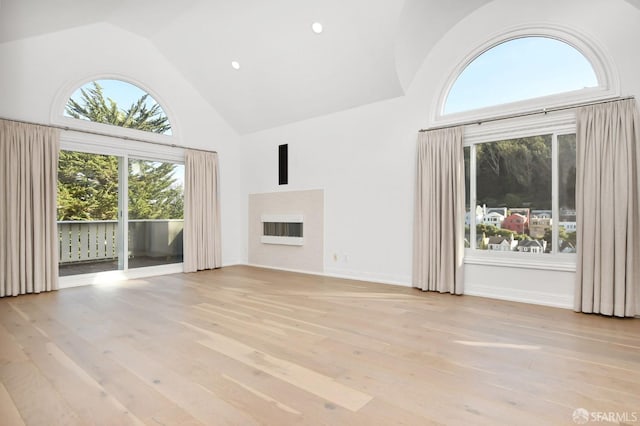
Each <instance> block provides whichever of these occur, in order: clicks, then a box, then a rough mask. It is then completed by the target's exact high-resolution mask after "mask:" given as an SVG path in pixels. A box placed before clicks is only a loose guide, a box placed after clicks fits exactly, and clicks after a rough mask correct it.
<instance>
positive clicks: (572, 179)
mask: <svg viewBox="0 0 640 426" xmlns="http://www.w3.org/2000/svg"><path fill="white" fill-rule="evenodd" d="M558 205H559V207H560V212H559V213H560V219H559V222H558V240H559V241H558V252H560V253H575V252H576V135H575V134H572V135H560V136H558Z"/></svg>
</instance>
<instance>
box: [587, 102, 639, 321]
mask: <svg viewBox="0 0 640 426" xmlns="http://www.w3.org/2000/svg"><path fill="white" fill-rule="evenodd" d="M638 143H640V115H639V113H638V108H637V106H636V101H635V100H633V99H631V100H624V101H617V102H610V103H606V104H600V105H593V106H587V107H583V108H579V109H578V111H577V132H576V156H577V158H576V224H577V240H578V250H577V252H578V260H577V265H576V288H575V291H576V293H575V306H574V307H575V310H576V311H578V312H585V313H599V314H603V315H612V316H617V317H629V316H634V315H636V314H637V313H638V309H637V299H636V297H637V293H638V291H639V286H640V273H639V271H640V269H639V262H638V260H639V259H640V220H639V219H640V212H639V211H638V199H639V197H640V186H639V184H638V179H639V174H638V172H639V171H638V163H639V160H640V157H639V153H640V150H639V148H638Z"/></svg>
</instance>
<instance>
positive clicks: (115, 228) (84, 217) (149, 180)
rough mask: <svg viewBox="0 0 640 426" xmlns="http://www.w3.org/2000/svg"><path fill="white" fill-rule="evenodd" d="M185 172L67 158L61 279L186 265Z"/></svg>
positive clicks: (116, 159) (62, 174) (63, 159)
mask: <svg viewBox="0 0 640 426" xmlns="http://www.w3.org/2000/svg"><path fill="white" fill-rule="evenodd" d="M183 182H184V165H182V164H178V163H174V162H161V161H151V160H143V159H133V158H127V157H126V156H114V155H101V154H91V153H85V152H75V151H64V150H63V151H61V152H60V162H59V167H58V233H59V254H60V257H59V266H60V276H67V275H77V274H87V273H98V272H105V271H113V270H127V269H130V268H140V267H150V266H156V265H164V264H171V263H181V262H182V228H183V207H184V201H183Z"/></svg>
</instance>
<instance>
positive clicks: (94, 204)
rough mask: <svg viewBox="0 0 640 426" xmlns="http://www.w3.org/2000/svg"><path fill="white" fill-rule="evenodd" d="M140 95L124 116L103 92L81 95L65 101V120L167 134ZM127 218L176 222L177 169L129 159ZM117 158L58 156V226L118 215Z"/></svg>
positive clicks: (179, 212)
mask: <svg viewBox="0 0 640 426" xmlns="http://www.w3.org/2000/svg"><path fill="white" fill-rule="evenodd" d="M147 97H148V95H147V94H145V95H143V96H142V97H140V99H138V100H137V101H136V102H134V103H133V104H132V105H131V106H130V107H129V108H128V109H127V110H122V109H120V108H119V107H118V105H117V103H116V102H115V101H113V100H112V99H109V98H107V99H105V97H104V93H103V91H102V87H101V86H100V85H99V84H98V83H97V82H93V87H92V88H89V89H81V97H80V99H79V100H78V101H76V100H74V99H69V102H68V103H67V108H66V112H67V114H68V115H69V116H71V117H74V118H78V119H85V120H89V121H93V122H97V123H104V124H111V125H114V126H120V127H127V128H132V129H138V130H144V131H148V132H153V133H166V132H167V131H168V130H170V129H171V125H170V123H169V120H168V118H167V117H166V116H165V115H164V113H163V111H162V109H161V108H160V106H159V105H158V104H154V105H152V106H148V105H147ZM128 170H129V185H128V191H129V218H131V219H158V218H163V219H181V218H182V217H183V208H184V202H183V191H182V187H181V186H179V185H177V180H176V178H175V176H174V173H175V170H176V165H175V164H171V163H161V162H154V161H144V160H135V159H131V160H130V161H129V165H128ZM117 190H118V158H117V157H114V156H107V155H96V154H87V153H82V152H71V151H61V152H60V159H59V165H58V220H116V219H117V213H118V193H117Z"/></svg>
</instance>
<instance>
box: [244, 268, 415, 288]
mask: <svg viewBox="0 0 640 426" xmlns="http://www.w3.org/2000/svg"><path fill="white" fill-rule="evenodd" d="M244 265H246V266H254V267H256V268H265V269H273V270H276V271H286V272H296V273H299V274H309V275H318V276H321V277H331V278H341V279H346V280H356V281H369V282H374V283H379V284H389V285H398V286H402V287H411V282H410V280H402V279H396V278H393V277H391V276H389V277H387V276H378V275H375V274H369V273H364V274H363V273H357V272H352V271H345V270H340V269H330V270H328V271H325V272H319V271H305V270H301V269H291V268H281V267H277V266H269V265H259V264H255V263H245V264H244Z"/></svg>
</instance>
